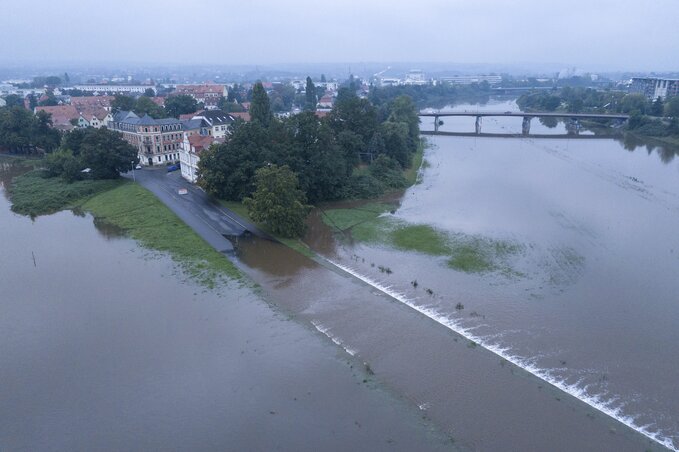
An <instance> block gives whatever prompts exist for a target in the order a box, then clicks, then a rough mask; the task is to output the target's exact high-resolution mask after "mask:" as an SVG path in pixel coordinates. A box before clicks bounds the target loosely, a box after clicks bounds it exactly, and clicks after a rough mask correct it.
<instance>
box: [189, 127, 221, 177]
mask: <svg viewBox="0 0 679 452" xmlns="http://www.w3.org/2000/svg"><path fill="white" fill-rule="evenodd" d="M223 142H224V139H223V138H218V139H215V138H214V137H212V136H210V135H188V134H187V133H186V132H184V143H183V145H182V149H181V151H180V152H179V162H180V163H181V165H180V166H181V172H182V177H183V178H184V179H186V180H188V181H189V182H191V183H196V181H197V180H198V162H199V161H200V154H201V152H203V151H204V150H205V149H208V148H209V147H210V146H212V145H213V144H214V143H223Z"/></svg>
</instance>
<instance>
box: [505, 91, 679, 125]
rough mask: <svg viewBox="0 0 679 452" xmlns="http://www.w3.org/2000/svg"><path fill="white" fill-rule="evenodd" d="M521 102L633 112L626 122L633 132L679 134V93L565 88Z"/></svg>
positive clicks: (532, 106) (538, 107)
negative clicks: (650, 96)
mask: <svg viewBox="0 0 679 452" xmlns="http://www.w3.org/2000/svg"><path fill="white" fill-rule="evenodd" d="M517 104H518V105H519V107H520V108H521V110H524V111H563V112H567V113H583V112H587V113H625V114H629V115H630V119H629V121H628V122H627V125H626V128H627V130H629V131H633V132H635V133H638V134H640V135H647V136H656V137H664V136H679V96H674V97H670V98H669V99H665V100H663V99H661V98H657V99H648V98H647V97H646V96H644V95H643V94H638V93H624V92H621V91H611V90H596V89H592V88H572V87H565V88H562V89H561V90H554V91H551V92H533V93H526V94H523V95H522V96H520V97H519V98H518V100H517Z"/></svg>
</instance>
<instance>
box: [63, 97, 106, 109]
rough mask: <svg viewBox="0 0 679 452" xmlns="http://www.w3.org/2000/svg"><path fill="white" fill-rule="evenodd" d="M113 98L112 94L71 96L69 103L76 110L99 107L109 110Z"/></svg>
mask: <svg viewBox="0 0 679 452" xmlns="http://www.w3.org/2000/svg"><path fill="white" fill-rule="evenodd" d="M114 99H115V97H113V96H82V97H80V96H71V100H70V103H71V105H73V106H74V107H75V108H76V109H78V110H85V109H88V108H94V107H99V108H103V109H104V110H107V111H111V102H113V100H114Z"/></svg>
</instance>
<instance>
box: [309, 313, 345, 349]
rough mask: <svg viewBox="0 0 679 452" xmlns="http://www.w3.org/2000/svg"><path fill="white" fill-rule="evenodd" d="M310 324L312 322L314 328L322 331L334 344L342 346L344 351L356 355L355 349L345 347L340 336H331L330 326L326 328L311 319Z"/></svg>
mask: <svg viewBox="0 0 679 452" xmlns="http://www.w3.org/2000/svg"><path fill="white" fill-rule="evenodd" d="M311 324H312V325H313V326H314V328H316V329H317V330H318V331H320V332H321V333H323V334H324V335H326V336H327V337H328V339H330V340H331V341H333V343H335V345H339V346H340V347H342V348H343V349H344V351H345V352H347V353H349V354H350V355H351V356H355V355H356V350H352V349H351V348H349V347H347V346H346V345H345V344H344V342H342V340H341V339H340V338H338V337H335V336H333V335H332V334H330V328H327V327H325V326H323V325H321V324H320V323H318V322H315V321H313V320H312V321H311Z"/></svg>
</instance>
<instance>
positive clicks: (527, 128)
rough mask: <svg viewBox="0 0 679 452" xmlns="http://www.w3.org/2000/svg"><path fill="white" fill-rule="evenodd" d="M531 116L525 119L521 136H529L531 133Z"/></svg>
mask: <svg viewBox="0 0 679 452" xmlns="http://www.w3.org/2000/svg"><path fill="white" fill-rule="evenodd" d="M531 119H532V118H531V117H530V116H524V117H523V123H522V124H521V134H523V135H528V134H529V133H530V120H531Z"/></svg>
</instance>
